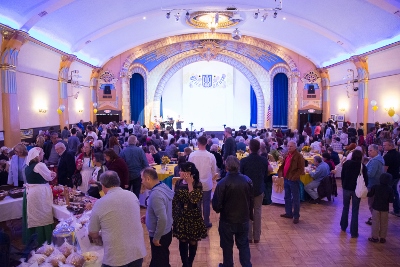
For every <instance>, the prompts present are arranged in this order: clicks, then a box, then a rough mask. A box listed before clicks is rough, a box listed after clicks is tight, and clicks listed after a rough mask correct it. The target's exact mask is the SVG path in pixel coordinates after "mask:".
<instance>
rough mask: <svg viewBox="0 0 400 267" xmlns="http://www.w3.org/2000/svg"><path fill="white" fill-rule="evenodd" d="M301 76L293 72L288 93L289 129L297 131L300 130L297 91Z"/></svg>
mask: <svg viewBox="0 0 400 267" xmlns="http://www.w3.org/2000/svg"><path fill="white" fill-rule="evenodd" d="M298 77H299V74H298V73H297V72H296V73H295V72H292V73H291V74H290V79H289V82H290V83H289V84H290V85H289V86H290V87H289V92H288V97H289V101H288V128H289V129H297V128H298V125H297V124H298V118H299V114H298V110H299V96H298V95H299V94H298V91H297V83H298V79H299V78H298Z"/></svg>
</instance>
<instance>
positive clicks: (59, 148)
mask: <svg viewBox="0 0 400 267" xmlns="http://www.w3.org/2000/svg"><path fill="white" fill-rule="evenodd" d="M55 149H56V152H57V153H58V155H60V160H59V161H58V168H57V179H58V184H61V185H66V186H68V187H72V179H71V177H72V175H73V174H74V172H75V157H74V155H73V154H72V153H70V152H68V151H66V148H65V145H64V144H63V143H61V142H59V143H57V144H55Z"/></svg>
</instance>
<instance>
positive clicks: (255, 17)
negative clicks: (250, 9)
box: [253, 10, 260, 19]
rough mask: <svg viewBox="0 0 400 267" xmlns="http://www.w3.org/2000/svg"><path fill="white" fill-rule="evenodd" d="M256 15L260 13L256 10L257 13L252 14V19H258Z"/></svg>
mask: <svg viewBox="0 0 400 267" xmlns="http://www.w3.org/2000/svg"><path fill="white" fill-rule="evenodd" d="M258 13H260V12H259V11H258V10H257V12H254V15H253V17H254V19H258Z"/></svg>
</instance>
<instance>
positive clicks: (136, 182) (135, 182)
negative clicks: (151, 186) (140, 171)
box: [129, 177, 142, 199]
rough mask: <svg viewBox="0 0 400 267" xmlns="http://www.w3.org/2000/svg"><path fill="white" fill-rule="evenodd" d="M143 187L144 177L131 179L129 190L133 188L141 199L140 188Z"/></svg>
mask: <svg viewBox="0 0 400 267" xmlns="http://www.w3.org/2000/svg"><path fill="white" fill-rule="evenodd" d="M141 187H142V178H140V177H139V178H135V179H131V180H130V181H129V190H131V191H132V192H133V193H134V194H135V195H136V197H137V198H138V199H139V194H140V188H141Z"/></svg>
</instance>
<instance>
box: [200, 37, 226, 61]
mask: <svg viewBox="0 0 400 267" xmlns="http://www.w3.org/2000/svg"><path fill="white" fill-rule="evenodd" d="M224 49H225V48H221V47H220V46H219V44H218V43H217V42H215V41H212V40H205V41H202V42H201V43H200V45H199V48H197V49H196V51H197V52H199V54H200V57H201V58H202V59H204V60H207V61H210V60H213V59H215V58H216V57H217V56H218V54H219V53H220V52H221V51H222V50H224Z"/></svg>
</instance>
